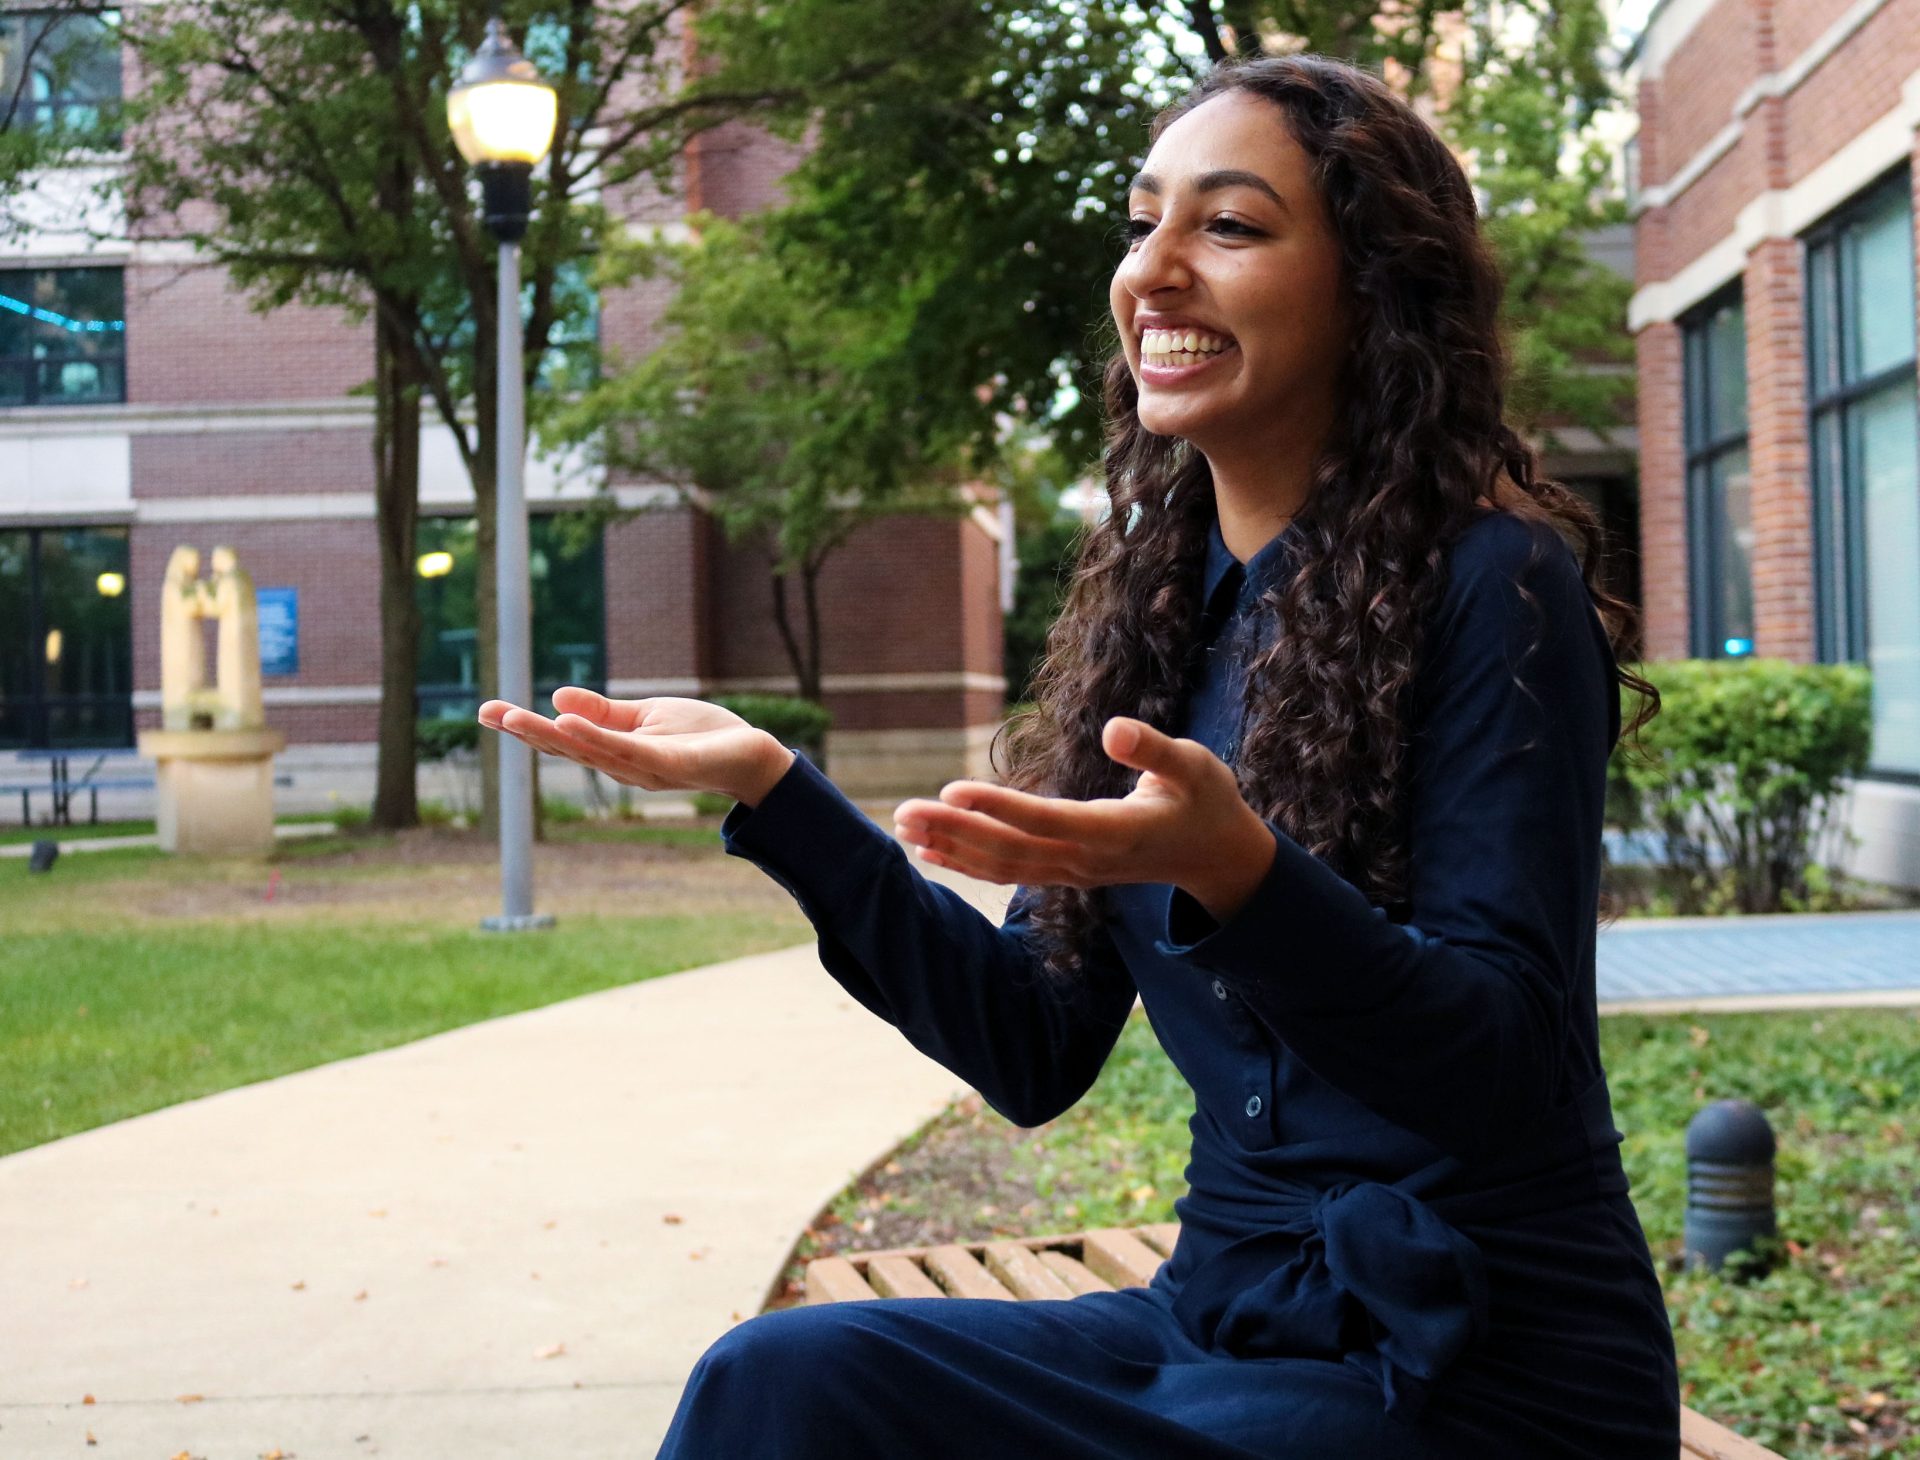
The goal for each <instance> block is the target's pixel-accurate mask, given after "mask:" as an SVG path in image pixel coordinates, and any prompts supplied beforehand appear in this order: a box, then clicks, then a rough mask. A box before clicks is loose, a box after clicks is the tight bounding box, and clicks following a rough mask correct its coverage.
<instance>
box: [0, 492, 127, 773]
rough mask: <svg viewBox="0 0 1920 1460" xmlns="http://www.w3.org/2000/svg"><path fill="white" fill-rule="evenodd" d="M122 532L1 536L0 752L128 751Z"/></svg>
mask: <svg viewBox="0 0 1920 1460" xmlns="http://www.w3.org/2000/svg"><path fill="white" fill-rule="evenodd" d="M130 597H131V595H130V593H129V585H128V581H127V531H126V529H125V528H124V527H73V528H28V529H20V530H15V531H0V624H4V625H5V626H6V630H7V632H6V634H5V637H4V639H0V746H3V747H6V748H10V749H19V748H26V747H31V748H46V749H61V748H64V747H73V748H76V749H77V748H81V747H86V746H125V745H131V744H133V619H132V612H131V604H130Z"/></svg>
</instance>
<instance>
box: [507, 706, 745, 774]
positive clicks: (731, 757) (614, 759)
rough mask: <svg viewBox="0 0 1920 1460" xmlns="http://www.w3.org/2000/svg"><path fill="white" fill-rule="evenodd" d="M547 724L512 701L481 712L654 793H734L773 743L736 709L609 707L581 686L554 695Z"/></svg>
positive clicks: (545, 747) (551, 751) (552, 751)
mask: <svg viewBox="0 0 1920 1460" xmlns="http://www.w3.org/2000/svg"><path fill="white" fill-rule="evenodd" d="M553 707H554V709H556V710H557V711H559V714H558V715H557V716H556V717H555V718H553V719H551V720H550V719H548V718H547V717H546V716H545V715H542V714H540V713H538V712H537V711H534V710H529V709H523V708H521V707H520V706H518V705H515V704H512V703H510V702H509V701H506V700H488V701H487V702H486V703H485V704H483V705H481V706H480V723H481V724H482V725H484V726H486V727H487V728H488V729H490V730H501V731H504V732H506V733H507V734H509V735H512V736H515V737H517V738H518V739H520V740H523V741H525V742H526V743H527V744H528V745H531V746H532V747H533V748H534V749H536V750H541V751H545V752H546V753H547V754H548V755H558V756H564V757H565V758H566V759H568V760H571V761H576V762H578V763H579V764H581V765H583V766H587V767H589V768H590V769H592V770H596V771H600V772H601V773H603V774H605V775H608V776H611V777H613V779H614V780H616V781H620V782H623V783H624V784H626V785H629V786H639V787H641V788H642V789H643V790H648V791H718V792H721V793H723V794H726V795H733V794H735V788H736V787H738V786H739V785H740V784H741V782H742V780H743V779H744V778H746V777H747V776H749V775H750V774H751V772H752V769H753V768H754V766H755V765H757V764H760V763H763V762H764V756H765V750H766V743H767V736H766V734H765V732H763V731H760V730H756V729H754V728H753V726H751V725H749V724H748V723H747V722H746V721H745V720H743V719H741V718H740V717H739V716H738V715H736V714H734V713H733V712H732V711H731V710H723V709H721V708H720V707H719V706H718V705H711V704H708V703H707V702H706V701H705V700H690V699H678V698H675V697H673V696H670V695H662V696H657V697H655V698H653V699H645V700H610V699H608V698H607V697H606V696H605V695H603V694H597V693H595V692H594V691H593V690H590V689H583V688H581V687H580V686H578V685H563V686H562V687H561V688H559V689H557V690H555V691H554V692H553Z"/></svg>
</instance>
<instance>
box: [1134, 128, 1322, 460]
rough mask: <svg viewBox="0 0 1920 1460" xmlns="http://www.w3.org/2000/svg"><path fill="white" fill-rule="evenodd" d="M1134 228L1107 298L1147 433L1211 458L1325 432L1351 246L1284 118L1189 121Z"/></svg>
mask: <svg viewBox="0 0 1920 1460" xmlns="http://www.w3.org/2000/svg"><path fill="white" fill-rule="evenodd" d="M1128 216H1129V219H1130V221H1129V223H1128V231H1129V234H1130V236H1131V238H1132V242H1130V243H1129V245H1128V249H1127V256H1126V257H1125V258H1124V259H1123V260H1121V262H1120V266H1119V267H1118V268H1117V269H1116V270H1115V271H1114V275H1113V284H1112V288H1111V291H1110V293H1111V302H1112V306H1113V317H1114V323H1115V324H1116V325H1118V326H1119V331H1120V339H1121V343H1122V346H1123V348H1124V349H1125V350H1126V355H1127V364H1128V365H1129V366H1130V367H1131V368H1132V370H1133V378H1134V380H1135V381H1136V382H1138V384H1139V387H1140V403H1139V415H1140V424H1141V425H1143V426H1144V427H1146V429H1147V430H1149V431H1151V432H1153V433H1154V434H1155V435H1158V436H1179V437H1184V438H1185V439H1186V440H1188V441H1190V442H1191V443H1192V444H1193V445H1194V446H1195V447H1196V448H1198V449H1199V450H1200V451H1201V452H1202V453H1204V454H1206V455H1208V456H1214V455H1216V453H1217V452H1219V451H1234V452H1240V451H1245V450H1247V449H1249V448H1253V449H1257V448H1258V447H1259V446H1260V445H1261V443H1262V442H1263V441H1278V440H1281V439H1283V438H1284V437H1285V436H1286V435H1287V434H1288V433H1290V432H1292V431H1297V430H1300V429H1302V428H1303V427H1307V428H1316V427H1317V428H1320V429H1324V426H1325V424H1326V423H1327V422H1328V421H1329V420H1330V419H1331V411H1332V404H1333V403H1332V399H1331V398H1332V394H1333V389H1334V382H1335V380H1336V379H1337V377H1338V373H1339V366H1340V361H1341V358H1342V355H1343V353H1344V350H1345V346H1346V326H1345V322H1344V317H1345V312H1346V311H1345V308H1344V305H1343V303H1342V298H1343V296H1342V293H1341V286H1340V245H1339V241H1338V240H1337V239H1336V238H1335V236H1334V233H1333V228H1332V225H1331V223H1330V222H1329V221H1328V219H1327V216H1326V209H1325V206H1324V204H1323V202H1322V200H1321V198H1320V194H1319V191H1318V189H1317V188H1316V187H1315V186H1314V184H1313V180H1312V178H1311V176H1310V173H1309V168H1308V162H1307V155H1306V153H1305V152H1303V151H1302V150H1301V148H1300V146H1299V144H1298V143H1297V142H1295V141H1294V140H1293V136H1292V134H1291V132H1290V131H1289V130H1288V128H1287V124H1286V121H1285V119H1284V117H1283V114H1282V113H1281V111H1280V109H1279V108H1278V107H1276V106H1275V105H1273V104H1272V103H1271V102H1268V101H1263V100H1262V99H1260V98H1259V97H1257V96H1255V95H1253V94H1251V93H1249V92H1245V91H1230V92H1226V93H1223V94H1222V95H1220V96H1216V97H1213V98H1212V99H1210V100H1208V101H1205V102H1202V103H1201V104H1200V105H1199V106H1197V107H1195V108H1194V109H1193V110H1192V111H1190V112H1188V113H1186V115H1184V116H1182V117H1181V118H1180V119H1179V120H1178V121H1176V122H1174V123H1173V124H1172V125H1170V126H1169V127H1168V128H1167V129H1166V130H1165V131H1164V132H1162V133H1161V134H1160V139H1159V140H1158V141H1157V142H1155V143H1154V145H1153V150H1152V151H1151V152H1149V153H1148V154H1147V159H1146V162H1145V163H1144V165H1143V166H1142V169H1141V172H1140V175H1139V177H1137V178H1136V179H1135V180H1134V186H1133V188H1132V191H1131V192H1130V193H1129V195H1128ZM1162 325H1164V326H1167V327H1168V328H1169V332H1168V333H1164V334H1163V333H1161V332H1160V328H1159V326H1162ZM1189 331H1191V332H1192V333H1194V334H1197V335H1198V336H1200V338H1199V339H1198V340H1197V341H1196V342H1195V343H1196V345H1197V346H1198V349H1197V350H1196V351H1192V352H1190V351H1189V350H1188V348H1187V346H1188V341H1187V338H1186V336H1187V333H1188V332H1189ZM1169 347H1172V349H1173V350H1174V351H1175V353H1171V354H1168V353H1166V352H1167V350H1168V349H1169Z"/></svg>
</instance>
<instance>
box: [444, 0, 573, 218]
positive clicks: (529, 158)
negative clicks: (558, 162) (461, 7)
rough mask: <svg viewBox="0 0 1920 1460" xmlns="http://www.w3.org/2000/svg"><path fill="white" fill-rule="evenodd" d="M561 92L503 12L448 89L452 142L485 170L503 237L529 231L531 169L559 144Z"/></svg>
mask: <svg viewBox="0 0 1920 1460" xmlns="http://www.w3.org/2000/svg"><path fill="white" fill-rule="evenodd" d="M559 114H560V111H559V97H558V96H557V95H556V93H555V92H554V89H553V88H552V87H551V86H549V85H547V83H546V82H544V81H542V80H541V79H540V72H539V69H538V68H537V67H535V66H534V64H533V62H531V61H529V60H528V59H527V58H526V57H525V56H523V55H521V54H520V52H519V49H518V48H517V47H515V45H514V44H513V41H512V39H511V38H510V37H509V36H508V35H507V28H506V26H505V25H504V24H503V23H502V22H501V19H500V17H499V16H497V15H496V16H494V17H493V18H492V19H490V20H489V21H488V22H487V33H486V37H485V39H484V40H482V41H481V43H480V49H479V50H477V51H475V52H474V53H473V59H472V60H471V61H469V62H467V64H466V67H465V68H464V69H463V70H462V71H461V72H460V79H459V80H458V81H456V82H455V83H454V86H453V89H452V90H451V91H449V92H448V93H447V126H448V128H449V129H450V130H451V131H452V133H453V144H454V146H456V147H458V148H459V149H460V155H461V156H462V157H464V158H466V160H467V162H468V163H469V164H470V165H471V166H473V167H474V168H475V169H476V170H477V171H478V172H479V174H480V185H481V190H482V201H483V204H484V207H485V212H486V220H487V227H488V229H489V230H491V231H492V233H493V236H494V237H495V238H497V239H499V240H500V241H501V242H502V243H518V242H519V241H520V239H521V238H523V237H524V236H525V235H526V231H527V219H528V217H529V216H530V215H531V213H532V211H533V206H532V204H533V183H532V178H533V169H534V165H535V164H536V163H538V162H539V161H540V160H541V159H542V158H543V157H545V156H546V155H547V149H548V148H549V147H551V146H552V145H553V129H554V125H555V123H556V121H557V120H558V118H559Z"/></svg>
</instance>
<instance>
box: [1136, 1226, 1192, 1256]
mask: <svg viewBox="0 0 1920 1460" xmlns="http://www.w3.org/2000/svg"><path fill="white" fill-rule="evenodd" d="M1133 1230H1134V1234H1135V1235H1136V1236H1137V1237H1139V1239H1140V1240H1141V1241H1142V1242H1144V1243H1146V1244H1147V1246H1149V1247H1151V1248H1152V1249H1153V1250H1154V1251H1155V1252H1157V1253H1159V1254H1160V1255H1161V1256H1162V1257H1171V1256H1173V1244H1174V1243H1176V1242H1178V1241H1179V1240H1180V1224H1179V1223H1178V1222H1155V1223H1154V1224H1153V1225H1152V1226H1150V1227H1135V1228H1134V1229H1133Z"/></svg>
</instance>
